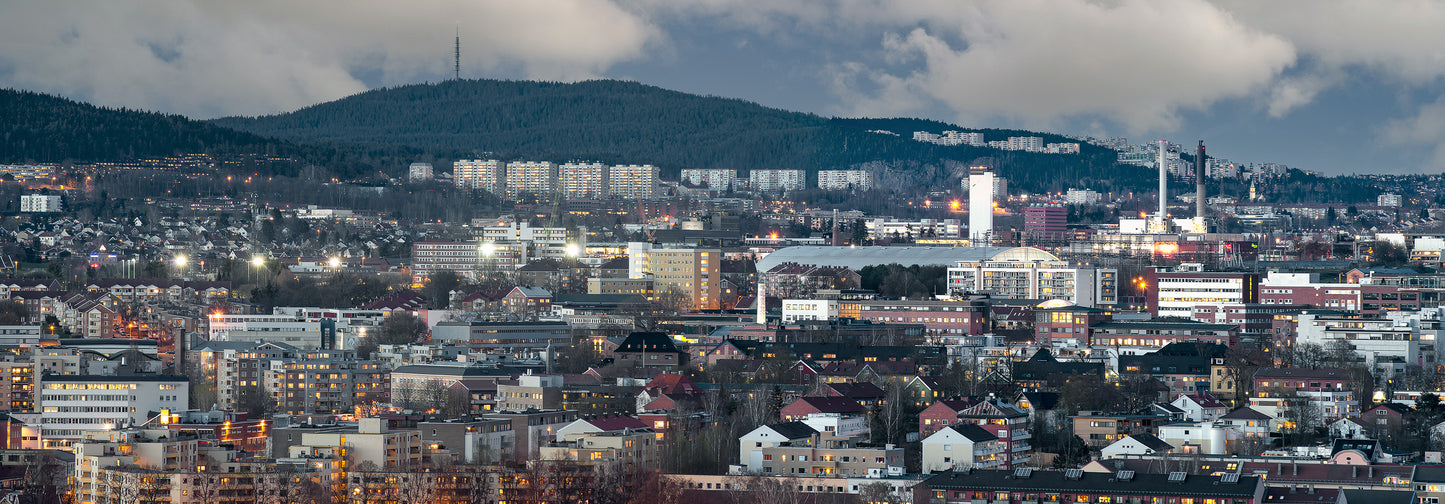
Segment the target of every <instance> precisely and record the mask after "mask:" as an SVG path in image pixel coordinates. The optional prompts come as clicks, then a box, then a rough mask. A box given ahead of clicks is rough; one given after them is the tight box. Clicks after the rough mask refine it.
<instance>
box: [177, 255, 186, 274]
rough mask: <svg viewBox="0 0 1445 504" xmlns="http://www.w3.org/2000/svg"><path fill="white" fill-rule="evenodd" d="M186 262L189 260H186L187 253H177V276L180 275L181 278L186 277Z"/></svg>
mask: <svg viewBox="0 0 1445 504" xmlns="http://www.w3.org/2000/svg"><path fill="white" fill-rule="evenodd" d="M186 262H187V261H186V256H185V255H177V256H176V259H175V263H176V271H177V273H179V274H178V275H177V276H179V277H181V278H185V276H186V274H185V269H186Z"/></svg>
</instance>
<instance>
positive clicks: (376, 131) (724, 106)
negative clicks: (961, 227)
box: [212, 80, 1148, 190]
mask: <svg viewBox="0 0 1445 504" xmlns="http://www.w3.org/2000/svg"><path fill="white" fill-rule="evenodd" d="M212 123H213V124H216V125H219V126H224V127H227V128H234V129H238V130H242V131H248V132H252V133H256V134H260V135H265V136H273V137H277V138H281V139H286V140H292V141H297V142H301V143H322V144H330V145H337V146H340V145H343V144H349V145H366V144H373V145H374V144H383V145H393V146H408V147H415V148H418V149H421V150H423V151H426V152H428V153H430V154H432V155H435V156H438V157H442V158H484V157H496V158H500V159H523V158H525V159H538V160H549V161H559V162H560V161H568V160H597V161H603V162H613V163H652V164H656V165H658V166H660V167H662V168H663V170H664V173H665V174H671V175H675V174H676V173H677V171H678V170H680V169H682V168H736V169H743V170H747V169H757V168H804V169H808V170H809V171H810V172H812V171H816V170H818V169H836V168H848V167H853V166H858V165H863V164H866V163H871V164H872V166H880V165H882V166H887V167H888V169H890V170H894V171H901V172H906V171H908V170H910V169H917V170H918V171H919V176H918V177H915V178H912V179H910V180H911V181H913V182H916V183H920V184H932V183H937V182H942V181H943V180H945V179H947V178H948V176H949V175H950V171H954V172H956V171H957V165H959V164H961V163H968V162H970V161H972V160H974V159H976V158H979V157H993V158H995V164H996V166H997V167H998V168H999V169H1000V171H1001V172H1003V175H1004V176H1006V177H1009V178H1010V180H1011V181H1012V183H1013V184H1014V186H1015V187H1019V188H1021V189H1025V190H1060V189H1064V188H1067V187H1069V186H1077V185H1078V184H1080V183H1084V182H1085V181H1092V180H1105V181H1112V183H1113V184H1117V185H1120V186H1134V185H1140V186H1144V185H1147V183H1148V182H1147V180H1148V178H1147V175H1148V174H1147V173H1146V172H1147V170H1133V169H1121V168H1119V167H1118V166H1117V165H1116V164H1115V163H1114V160H1115V155H1114V153H1113V152H1112V151H1109V150H1107V149H1100V148H1094V147H1086V152H1085V153H1084V154H1083V155H1080V156H1060V155H1044V154H1029V153H1022V152H1004V151H998V150H994V149H988V148H977V147H968V146H938V145H933V144H927V143H922V142H916V141H913V140H912V137H911V136H912V132H913V131H915V129H913V128H916V129H921V130H929V131H933V132H940V131H942V130H944V129H963V128H959V127H957V126H953V125H948V124H945V123H938V122H932V121H920V120H912V119H856V120H855V119H829V118H824V117H820V116H816V115H812V114H803V113H797V112H789V111H784V110H778V109H771V108H767V107H763V106H761V105H758V104H755V103H750V102H746V101H742V100H736V99H728V98H718V97H710V96H698V95H691V94H686V93H680V92H676V91H669V90H665V89H661V88H658V87H654V86H647V85H643V84H638V83H634V82H623V81H608V80H600V81H587V82H579V83H575V84H562V83H551V82H530V81H497V80H461V81H446V82H441V83H436V84H416V85H407V86H400V87H395V88H386V89H377V90H372V91H367V92H364V93H360V94H357V95H354V96H350V97H347V98H343V99H340V100H337V101H333V102H329V103H323V104H319V105H314V106H311V107H306V108H303V109H300V110H297V111H295V112H290V113H286V114H279V115H271V116H263V117H254V118H244V117H229V118H222V119H216V120H214V121H212ZM875 129H883V130H888V131H893V132H895V133H897V134H898V136H894V135H885V134H879V133H870V132H868V130H875ZM986 131H987V133H988V137H989V139H991V140H992V139H999V140H1001V139H1003V138H1004V137H1005V136H1008V135H1009V134H1010V133H1013V134H1019V135H1022V134H1029V135H1036V134H1033V133H1026V132H1005V131H999V130H986ZM1042 136H1045V137H1046V139H1047V140H1046V141H1050V142H1053V141H1060V140H1061V139H1060V138H1059V137H1057V136H1053V135H1042ZM995 137H997V138H995ZM1134 172H1139V175H1138V177H1135V176H1134ZM954 175H956V173H954ZM1136 178H1137V180H1135V179H1136ZM1091 185H1093V186H1097V185H1098V184H1091Z"/></svg>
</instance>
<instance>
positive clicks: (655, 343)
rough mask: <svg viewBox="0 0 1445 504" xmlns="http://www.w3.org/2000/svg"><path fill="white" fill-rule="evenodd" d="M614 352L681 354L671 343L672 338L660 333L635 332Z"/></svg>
mask: <svg viewBox="0 0 1445 504" xmlns="http://www.w3.org/2000/svg"><path fill="white" fill-rule="evenodd" d="M614 352H673V353H682V350H678V349H677V345H674V344H673V343H672V337H670V336H668V335H667V333H660V332H635V333H632V334H629V335H627V339H625V340H622V344H620V345H617V349H616V350H614Z"/></svg>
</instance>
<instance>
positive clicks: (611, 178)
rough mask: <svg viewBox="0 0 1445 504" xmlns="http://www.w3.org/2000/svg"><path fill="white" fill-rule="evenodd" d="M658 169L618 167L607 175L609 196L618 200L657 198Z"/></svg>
mask: <svg viewBox="0 0 1445 504" xmlns="http://www.w3.org/2000/svg"><path fill="white" fill-rule="evenodd" d="M658 172H659V170H658V168H657V167H656V166H652V165H640V166H639V165H617V166H613V167H612V169H611V173H609V174H608V175H607V196H608V197H611V198H618V199H652V198H654V197H656V196H657V175H658Z"/></svg>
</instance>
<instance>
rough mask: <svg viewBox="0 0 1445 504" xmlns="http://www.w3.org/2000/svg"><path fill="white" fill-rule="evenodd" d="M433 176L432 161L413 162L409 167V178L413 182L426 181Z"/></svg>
mask: <svg viewBox="0 0 1445 504" xmlns="http://www.w3.org/2000/svg"><path fill="white" fill-rule="evenodd" d="M432 176H433V173H432V165H431V163H412V164H411V166H408V167H407V180H409V181H411V182H425V181H428V180H431V179H432Z"/></svg>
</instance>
